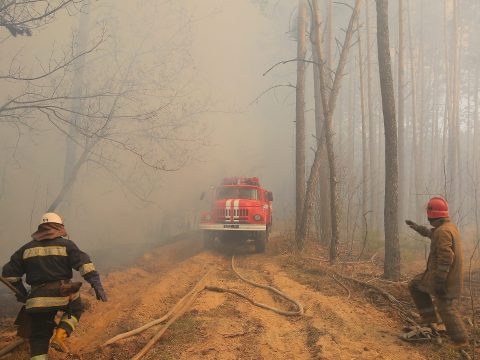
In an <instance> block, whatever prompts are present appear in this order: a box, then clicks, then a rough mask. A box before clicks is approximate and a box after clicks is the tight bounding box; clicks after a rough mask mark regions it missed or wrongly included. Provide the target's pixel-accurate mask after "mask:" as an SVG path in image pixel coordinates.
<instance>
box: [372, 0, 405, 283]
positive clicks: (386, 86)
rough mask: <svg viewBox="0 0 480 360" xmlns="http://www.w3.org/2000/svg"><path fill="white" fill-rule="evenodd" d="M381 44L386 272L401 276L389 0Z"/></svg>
mask: <svg viewBox="0 0 480 360" xmlns="http://www.w3.org/2000/svg"><path fill="white" fill-rule="evenodd" d="M377 44H378V65H379V73H380V88H381V93H382V108H383V119H384V124H385V205H384V228H385V265H384V276H385V278H387V279H393V280H397V279H398V278H399V277H400V244H399V237H398V159H397V122H396V119H395V95H394V91H393V79H392V67H391V59H390V44H389V31H388V0H377Z"/></svg>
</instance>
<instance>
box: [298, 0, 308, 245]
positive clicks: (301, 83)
mask: <svg viewBox="0 0 480 360" xmlns="http://www.w3.org/2000/svg"><path fill="white" fill-rule="evenodd" d="M306 17H307V4H306V2H305V0H299V2H298V27H297V31H298V39H297V41H298V43H297V86H296V114H295V121H296V122H295V153H296V159H295V167H296V170H295V172H296V226H295V229H296V232H298V230H299V226H300V222H301V217H302V211H303V203H304V199H305V61H304V59H305V54H306V51H307V48H306V39H305V34H306V23H307V21H306ZM296 238H297V246H298V247H299V248H300V249H301V248H303V244H299V243H298V241H299V240H298V237H296Z"/></svg>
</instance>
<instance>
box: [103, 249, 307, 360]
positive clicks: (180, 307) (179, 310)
mask: <svg viewBox="0 0 480 360" xmlns="http://www.w3.org/2000/svg"><path fill="white" fill-rule="evenodd" d="M234 259H235V256H232V260H231V266H232V270H233V272H234V273H235V274H236V275H237V276H238V278H240V279H241V280H242V281H244V282H246V283H248V284H250V285H252V286H255V287H258V288H261V289H264V290H267V291H270V292H272V293H274V294H276V295H278V296H280V297H282V298H284V299H285V300H287V301H288V302H290V303H292V304H293V305H294V306H295V308H296V310H294V311H285V310H281V309H277V308H274V307H272V306H269V305H266V304H262V303H259V302H256V301H255V300H253V299H251V298H250V297H248V296H247V295H245V294H243V293H241V292H239V291H236V290H232V289H227V288H222V287H217V286H206V285H205V282H206V279H207V277H208V275H209V274H210V272H211V269H210V270H209V271H207V273H206V274H205V275H204V276H203V277H202V278H201V279H200V280H199V281H198V282H197V283H196V285H195V286H194V287H193V289H192V290H191V291H190V292H189V293H188V294H187V295H185V296H184V297H183V298H181V299H180V300H179V301H178V302H177V303H176V304H175V306H174V307H173V308H172V309H171V310H170V311H169V312H168V313H167V314H166V315H164V316H162V317H161V318H159V319H156V320H154V321H151V322H149V323H147V324H145V325H143V326H141V327H139V328H137V329H134V330H131V331H128V332H125V333H123V334H119V335H117V336H115V337H113V338H111V339H109V340H108V341H106V342H105V343H104V344H103V345H102V346H107V345H110V344H113V343H116V342H118V341H120V340H122V339H126V338H128V337H131V336H134V335H137V334H139V333H141V332H143V331H145V330H147V329H149V328H151V327H152V326H155V325H159V324H161V323H163V322H165V321H166V323H165V325H164V326H162V327H161V328H160V330H159V331H158V332H157V333H156V334H155V335H154V336H153V337H152V338H151V339H150V341H149V342H148V343H147V344H146V345H145V346H144V347H143V348H142V349H141V350H140V351H139V352H138V353H137V354H136V355H135V356H134V357H133V358H132V360H139V359H141V358H142V357H143V356H144V355H145V354H146V353H147V352H148V351H149V350H150V349H151V348H152V347H153V346H154V345H155V344H156V342H157V341H158V340H159V339H160V338H161V337H162V335H163V334H164V333H165V331H166V330H167V329H168V327H169V326H170V325H171V324H173V323H174V322H175V321H176V320H177V319H178V318H179V317H180V316H182V315H183V314H184V313H185V312H187V311H188V310H189V308H190V307H191V306H192V304H193V302H194V301H195V299H197V297H198V296H199V294H200V293H201V292H202V291H203V290H208V291H215V292H224V293H230V294H234V295H236V296H239V297H241V298H242V299H245V300H247V301H248V302H250V303H251V304H252V305H255V306H258V307H260V308H263V309H266V310H269V311H273V312H275V313H277V314H280V315H284V316H301V315H303V312H304V310H303V306H302V305H301V304H300V303H299V302H298V301H296V300H295V299H293V298H291V297H290V296H288V295H287V294H285V293H284V292H282V291H280V290H278V289H276V288H274V287H272V286H268V285H262V284H259V283H256V282H254V281H252V280H249V279H247V278H245V277H244V276H243V275H241V274H240V273H239V272H238V271H237V269H236V268H235V263H234Z"/></svg>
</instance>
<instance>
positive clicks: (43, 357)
mask: <svg viewBox="0 0 480 360" xmlns="http://www.w3.org/2000/svg"><path fill="white" fill-rule="evenodd" d="M30 360H48V354H42V355H36V356H33V357H31V358H30Z"/></svg>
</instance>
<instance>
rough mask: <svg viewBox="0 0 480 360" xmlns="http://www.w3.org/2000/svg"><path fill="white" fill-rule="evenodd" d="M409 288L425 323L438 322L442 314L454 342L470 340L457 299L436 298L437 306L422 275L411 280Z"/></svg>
mask: <svg viewBox="0 0 480 360" xmlns="http://www.w3.org/2000/svg"><path fill="white" fill-rule="evenodd" d="M408 289H409V290H410V294H411V295H412V299H413V302H414V303H415V306H416V307H417V309H418V312H419V313H420V316H421V317H422V320H423V321H424V322H425V323H427V324H429V323H438V322H439V318H438V315H440V318H441V320H442V321H443V323H444V324H445V328H446V329H447V334H448V336H450V338H451V339H452V341H453V342H455V343H463V342H466V341H467V340H468V336H467V330H466V328H465V325H464V323H463V321H462V319H461V317H460V314H459V312H458V310H457V308H456V304H455V303H456V299H449V298H442V297H437V298H436V299H435V304H436V307H435V305H434V304H433V300H432V296H431V295H430V293H429V292H428V291H427V290H426V289H425V287H424V286H423V285H422V283H421V275H419V276H416V277H414V278H413V280H412V281H410V283H409V284H408ZM437 312H438V315H437Z"/></svg>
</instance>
